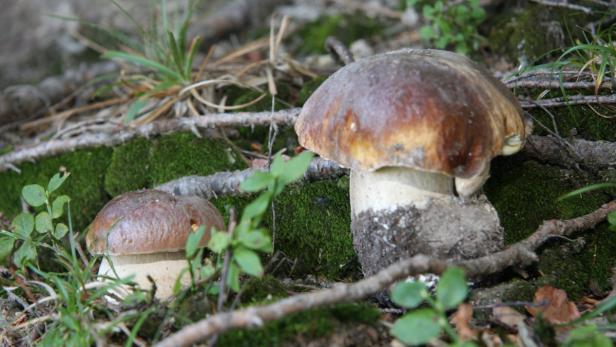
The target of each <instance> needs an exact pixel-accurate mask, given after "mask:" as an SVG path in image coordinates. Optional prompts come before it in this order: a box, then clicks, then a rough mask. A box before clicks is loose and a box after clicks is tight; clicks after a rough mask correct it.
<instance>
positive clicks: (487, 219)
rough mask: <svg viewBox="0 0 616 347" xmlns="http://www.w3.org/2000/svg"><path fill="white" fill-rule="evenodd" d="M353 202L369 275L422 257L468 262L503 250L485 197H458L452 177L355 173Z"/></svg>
mask: <svg viewBox="0 0 616 347" xmlns="http://www.w3.org/2000/svg"><path fill="white" fill-rule="evenodd" d="M486 172H487V171H486ZM480 176H481V175H478V176H477V177H476V178H475V179H476V181H472V180H471V182H469V183H470V184H469V187H471V188H472V189H470V190H476V188H478V187H479V186H481V184H479V185H477V184H476V183H477V182H479V183H482V182H483V181H484V179H483V178H482V177H480ZM457 182H458V181H456V183H457ZM350 198H351V231H352V232H353V245H354V247H355V251H356V252H357V256H358V258H359V261H360V263H361V265H362V270H363V271H364V274H365V275H366V276H369V275H372V274H375V273H377V272H378V271H379V270H381V269H383V268H384V267H386V266H388V265H390V264H392V263H394V262H396V261H398V260H400V259H403V258H406V257H411V256H414V255H417V254H428V255H432V256H435V257H444V258H450V259H469V258H476V257H479V256H483V255H486V254H489V253H492V252H495V251H497V250H499V249H501V248H502V246H503V232H502V228H501V227H500V221H499V219H498V214H497V213H496V210H494V207H492V205H491V204H490V202H489V201H488V200H487V199H486V198H485V196H478V197H476V198H472V199H461V198H458V197H456V196H455V193H454V178H453V177H450V176H447V175H443V174H438V173H429V172H425V171H418V170H412V169H406V168H385V169H380V170H377V171H375V172H367V171H360V170H351V187H350Z"/></svg>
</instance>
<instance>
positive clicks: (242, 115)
mask: <svg viewBox="0 0 616 347" xmlns="http://www.w3.org/2000/svg"><path fill="white" fill-rule="evenodd" d="M298 114H299V109H297V108H292V109H287V110H283V111H277V112H273V113H272V112H254V113H249V112H237V113H216V114H208V115H203V116H200V117H193V118H172V119H165V120H160V121H156V122H152V123H149V124H146V125H142V126H139V127H137V128H132V129H131V128H127V129H121V130H119V131H118V132H116V133H99V134H84V135H80V136H78V137H74V138H70V139H62V140H51V141H47V142H43V143H40V144H38V145H36V146H33V147H30V148H23V149H19V150H16V151H13V152H11V153H7V154H5V155H3V156H0V171H4V170H7V169H14V170H17V168H16V165H18V164H20V163H22V162H25V161H34V160H37V159H40V158H43V157H47V156H52V155H58V154H62V153H66V152H71V151H74V150H77V149H81V148H89V147H97V146H115V145H118V144H121V143H124V142H127V141H128V140H131V139H133V138H135V137H137V136H140V137H146V138H147V137H151V136H156V135H161V134H166V133H172V132H178V131H193V132H196V131H197V129H198V128H214V127H226V126H255V125H268V124H270V122H274V123H276V124H293V122H294V121H295V118H296V117H297V115H298Z"/></svg>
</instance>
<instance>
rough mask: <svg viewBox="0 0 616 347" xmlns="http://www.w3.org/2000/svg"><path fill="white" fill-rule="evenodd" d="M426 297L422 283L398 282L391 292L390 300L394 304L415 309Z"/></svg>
mask: <svg viewBox="0 0 616 347" xmlns="http://www.w3.org/2000/svg"><path fill="white" fill-rule="evenodd" d="M426 296H428V289H427V288H426V285H425V284H424V283H422V282H400V283H397V284H396V285H395V286H394V288H393V289H392V290H391V299H392V300H393V302H395V303H396V304H398V305H400V306H402V307H406V308H415V307H417V306H419V305H420V304H421V303H422V302H423V301H424V299H425V298H426Z"/></svg>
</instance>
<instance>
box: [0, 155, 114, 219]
mask: <svg viewBox="0 0 616 347" xmlns="http://www.w3.org/2000/svg"><path fill="white" fill-rule="evenodd" d="M110 157H111V149H109V148H95V149H90V150H80V151H77V152H72V153H67V154H63V155H60V156H57V157H52V158H46V159H43V160H40V161H38V162H36V163H24V164H22V165H20V167H19V168H20V170H21V173H16V172H12V171H5V172H1V173H0V187H2V196H0V211H1V212H2V213H3V214H4V215H6V216H14V215H15V214H17V213H19V212H21V200H20V199H21V189H22V187H23V186H25V185H27V184H33V183H36V184H40V185H42V186H44V187H46V186H47V182H48V181H49V179H50V178H51V176H53V175H54V174H55V173H57V172H58V171H59V170H61V169H65V170H66V171H68V172H70V173H71V177H70V178H69V179H68V180H67V181H66V183H65V184H64V185H63V186H62V188H60V190H58V191H57V194H66V195H68V196H70V197H71V199H72V200H71V212H72V217H73V225H74V226H75V228H76V229H77V230H82V229H83V228H84V227H85V226H86V225H87V224H88V223H89V222H90V221H91V220H92V218H93V217H94V215H95V214H96V212H97V211H98V210H99V209H100V208H101V207H102V206H103V205H104V204H105V202H106V201H107V199H108V197H107V194H106V193H105V191H104V189H103V179H104V173H105V170H106V168H107V165H108V163H109V159H110Z"/></svg>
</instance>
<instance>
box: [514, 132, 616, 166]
mask: <svg viewBox="0 0 616 347" xmlns="http://www.w3.org/2000/svg"><path fill="white" fill-rule="evenodd" d="M561 141H562V140H559V139H557V138H555V137H552V136H537V135H531V136H529V137H528V141H527V143H526V145H525V146H524V150H523V153H524V154H526V155H528V156H530V157H532V158H535V159H538V160H540V161H543V162H547V163H550V164H553V165H558V166H564V167H570V168H571V167H575V166H576V165H583V166H584V167H586V168H589V169H592V170H604V169H607V168H609V167H614V166H616V143H615V142H608V141H587V140H580V139H572V140H567V143H568V144H569V145H567V146H563V144H562V142H561Z"/></svg>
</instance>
